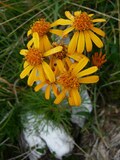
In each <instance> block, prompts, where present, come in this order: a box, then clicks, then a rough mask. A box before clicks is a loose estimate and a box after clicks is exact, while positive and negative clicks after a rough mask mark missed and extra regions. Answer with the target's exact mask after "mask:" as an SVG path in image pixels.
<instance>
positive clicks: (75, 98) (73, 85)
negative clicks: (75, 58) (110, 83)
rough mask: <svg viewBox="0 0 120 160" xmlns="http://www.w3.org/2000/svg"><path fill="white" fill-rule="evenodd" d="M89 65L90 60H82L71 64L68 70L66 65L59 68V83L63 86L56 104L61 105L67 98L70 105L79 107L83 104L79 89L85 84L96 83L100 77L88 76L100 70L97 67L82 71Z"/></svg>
mask: <svg viewBox="0 0 120 160" xmlns="http://www.w3.org/2000/svg"><path fill="white" fill-rule="evenodd" d="M87 63H88V58H86V57H84V58H82V59H81V60H80V61H79V62H78V63H76V64H75V63H74V64H71V66H70V67H69V69H68V70H66V68H65V67H64V65H62V63H61V65H60V66H59V70H60V72H61V74H60V75H59V77H58V79H57V82H58V84H59V85H60V86H61V88H62V91H61V93H60V94H59V95H58V96H57V97H56V99H55V101H54V103H55V104H59V103H60V102H61V101H62V100H63V99H64V98H65V96H68V101H69V104H70V105H75V106H79V105H80V104H81V97H80V93H79V87H80V85H81V84H83V83H85V84H88V83H96V82H97V81H98V80H99V77H98V76H96V75H92V76H88V75H90V74H92V73H94V72H96V71H97V70H98V68H97V67H96V66H93V67H90V68H88V69H85V70H82V69H83V68H84V67H85V66H86V64H87Z"/></svg>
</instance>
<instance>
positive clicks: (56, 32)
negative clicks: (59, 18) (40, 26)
mask: <svg viewBox="0 0 120 160" xmlns="http://www.w3.org/2000/svg"><path fill="white" fill-rule="evenodd" d="M49 32H50V33H53V34H56V35H58V36H62V35H63V31H62V30H59V29H50V30H49Z"/></svg>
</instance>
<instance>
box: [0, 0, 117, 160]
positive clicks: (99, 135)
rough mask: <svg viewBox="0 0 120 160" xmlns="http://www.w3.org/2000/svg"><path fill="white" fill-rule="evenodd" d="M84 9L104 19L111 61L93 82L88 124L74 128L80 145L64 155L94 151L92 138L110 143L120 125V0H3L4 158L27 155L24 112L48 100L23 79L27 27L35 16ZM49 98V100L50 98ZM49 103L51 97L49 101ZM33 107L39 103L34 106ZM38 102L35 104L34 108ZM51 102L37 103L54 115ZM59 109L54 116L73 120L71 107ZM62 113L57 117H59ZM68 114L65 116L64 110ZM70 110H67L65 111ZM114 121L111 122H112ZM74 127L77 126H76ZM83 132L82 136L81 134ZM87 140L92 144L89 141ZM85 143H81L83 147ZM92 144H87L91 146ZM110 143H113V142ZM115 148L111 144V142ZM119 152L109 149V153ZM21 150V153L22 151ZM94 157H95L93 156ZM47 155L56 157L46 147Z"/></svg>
mask: <svg viewBox="0 0 120 160" xmlns="http://www.w3.org/2000/svg"><path fill="white" fill-rule="evenodd" d="M66 10H69V11H76V10H82V11H87V12H88V13H91V12H92V13H95V15H96V16H98V17H103V18H105V19H106V23H105V24H103V26H102V29H103V30H104V31H105V33H106V37H105V39H104V47H103V49H102V50H101V51H102V52H103V53H105V54H106V57H107V62H106V63H105V64H104V66H103V67H102V68H101V70H100V81H99V83H98V84H97V85H93V86H92V87H91V86H90V87H89V93H90V96H91V99H92V102H93V106H94V109H93V112H92V113H91V115H90V116H89V117H87V121H86V124H85V126H84V128H83V129H82V130H81V131H80V129H78V128H77V130H79V131H80V132H79V134H77V135H76V134H75V133H74V132H73V131H72V134H73V136H74V137H75V140H76V147H75V149H74V151H73V153H72V155H71V156H69V157H67V158H66V159H71V160H72V159H80V158H81V159H82V158H83V159H84V158H85V157H86V155H88V154H89V155H90V153H91V152H92V150H91V148H92V146H93V143H92V142H91V141H93V142H96V139H99V140H102V142H103V143H104V144H106V146H108V144H109V142H106V137H110V136H111V135H109V134H108V133H109V130H110V129H113V132H112V134H113V133H114V132H115V131H116V129H117V132H118V131H120V128H119V124H120V118H119V114H120V2H119V0H115V1H112V0H92V1H88V0H74V1H73V0H66V1H63V0H41V1H39V0H19V1H18V0H1V1H0V160H8V159H9V160H12V158H13V157H16V158H13V159H20V160H21V159H22V158H23V159H24V154H23V153H24V151H23V149H22V148H21V146H20V143H19V139H20V133H21V130H22V128H23V127H22V124H21V115H22V114H23V113H25V112H26V111H27V110H31V109H32V110H37V109H38V108H39V106H41V105H43V104H45V100H44V98H43V99H42V100H43V101H39V96H40V95H39V94H40V93H38V94H36V93H35V94H34V92H33V90H32V89H31V88H29V87H28V86H27V85H26V79H24V80H20V79H19V74H20V72H21V70H22V56H20V55H19V51H20V49H22V48H24V47H25V46H26V43H27V38H26V32H27V30H28V29H29V26H30V25H31V24H32V22H33V21H35V20H36V19H38V18H40V17H46V19H47V20H48V21H50V22H52V21H54V20H56V19H57V18H59V17H64V11H66ZM46 103H47V102H46ZM48 103H49V104H50V102H48ZM34 107H35V108H34ZM33 108H34V109H33ZM53 108H55V106H52V108H49V109H48V108H47V109H46V108H45V107H43V109H41V108H40V109H39V111H40V113H42V112H43V113H46V115H47V118H48V119H49V118H50V115H51V113H52V110H53ZM59 113H60V112H59V109H56V112H55V113H54V114H53V116H51V119H52V120H53V121H56V119H57V122H58V124H59V123H61V124H63V125H64V126H65V127H66V128H67V127H68V126H70V124H69V118H70V115H69V112H67V111H65V110H62V111H61V113H60V114H59ZM58 115H59V118H58ZM63 115H65V116H63ZM66 115H67V116H66ZM64 117H68V118H64ZM109 126H110V127H109ZM73 127H75V126H73ZM80 137H81V138H80ZM88 144H89V145H88ZM80 146H82V148H81V147H80ZM88 146H89V147H88ZM109 147H110V146H109ZM109 150H112V148H109ZM116 152H117V150H114V152H111V155H110V158H111V157H112V156H113V155H114V154H115V153H116ZM21 155H23V156H21ZM92 158H93V157H92ZM94 158H95V157H94ZM94 158H93V159H94ZM43 159H46V160H49V159H54V157H53V156H51V154H50V153H49V152H48V153H47V155H46V156H44V157H43Z"/></svg>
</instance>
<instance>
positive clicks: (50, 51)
mask: <svg viewBox="0 0 120 160" xmlns="http://www.w3.org/2000/svg"><path fill="white" fill-rule="evenodd" d="M62 49H63V47H62V46H57V47H55V48H53V49H50V50H49V51H47V52H45V53H44V57H47V56H50V55H52V54H55V53H57V52H61V51H62Z"/></svg>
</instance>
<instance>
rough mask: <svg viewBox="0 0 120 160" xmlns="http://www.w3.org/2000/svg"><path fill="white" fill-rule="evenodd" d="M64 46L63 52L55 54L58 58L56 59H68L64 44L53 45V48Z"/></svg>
mask: <svg viewBox="0 0 120 160" xmlns="http://www.w3.org/2000/svg"><path fill="white" fill-rule="evenodd" d="M59 45H60V46H62V47H63V49H62V51H61V52H57V53H56V54H54V55H53V56H54V57H55V58H56V59H61V60H62V59H64V58H65V57H66V54H67V46H65V45H63V44H57V43H56V42H54V43H53V47H57V46H59Z"/></svg>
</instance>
